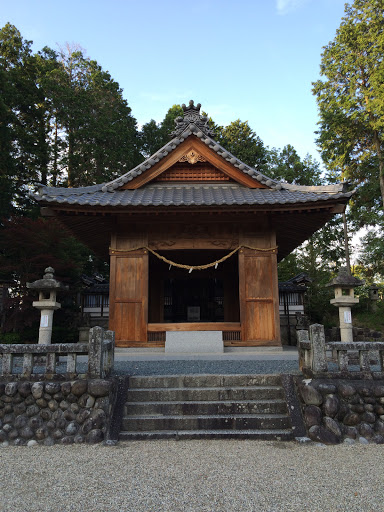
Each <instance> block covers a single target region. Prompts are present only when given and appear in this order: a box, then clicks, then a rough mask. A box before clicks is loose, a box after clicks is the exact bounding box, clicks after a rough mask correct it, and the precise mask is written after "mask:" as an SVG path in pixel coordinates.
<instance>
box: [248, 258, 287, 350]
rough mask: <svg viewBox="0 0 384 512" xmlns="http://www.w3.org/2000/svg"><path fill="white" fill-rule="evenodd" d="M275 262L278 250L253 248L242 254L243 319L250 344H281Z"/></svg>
mask: <svg viewBox="0 0 384 512" xmlns="http://www.w3.org/2000/svg"><path fill="white" fill-rule="evenodd" d="M274 264H276V256H275V255H274V254H270V253H261V252H259V253H258V252H257V251H254V250H250V249H242V250H241V252H240V254H239V289H240V321H241V329H242V340H243V342H245V343H246V344H247V345H275V344H279V340H278V335H279V334H278V326H277V325H276V323H277V322H276V300H277V298H276V293H275V288H276V286H275V283H274V276H275V269H274Z"/></svg>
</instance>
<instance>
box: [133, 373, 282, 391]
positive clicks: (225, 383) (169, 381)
mask: <svg viewBox="0 0 384 512" xmlns="http://www.w3.org/2000/svg"><path fill="white" fill-rule="evenodd" d="M280 385H281V377H280V375H163V376H161V375H160V376H159V375H149V376H134V377H130V378H129V388H131V389H132V388H200V387H201V388H203V387H206V388H214V387H246V386H252V387H255V386H280Z"/></svg>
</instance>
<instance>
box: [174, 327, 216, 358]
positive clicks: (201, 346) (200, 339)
mask: <svg viewBox="0 0 384 512" xmlns="http://www.w3.org/2000/svg"><path fill="white" fill-rule="evenodd" d="M165 353H166V354H175V353H179V354H180V353H181V354H196V353H198V354H207V353H208V354H223V353H224V342H223V335H222V332H221V331H168V332H167V333H166V338H165Z"/></svg>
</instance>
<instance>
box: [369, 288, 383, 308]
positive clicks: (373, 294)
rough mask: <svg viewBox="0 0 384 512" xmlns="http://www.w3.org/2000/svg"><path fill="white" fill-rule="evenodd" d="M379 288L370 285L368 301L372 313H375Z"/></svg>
mask: <svg viewBox="0 0 384 512" xmlns="http://www.w3.org/2000/svg"><path fill="white" fill-rule="evenodd" d="M379 298H380V297H379V287H378V286H377V284H376V283H372V284H371V286H370V287H369V299H370V301H371V307H372V311H374V312H375V311H377V301H378V300H379Z"/></svg>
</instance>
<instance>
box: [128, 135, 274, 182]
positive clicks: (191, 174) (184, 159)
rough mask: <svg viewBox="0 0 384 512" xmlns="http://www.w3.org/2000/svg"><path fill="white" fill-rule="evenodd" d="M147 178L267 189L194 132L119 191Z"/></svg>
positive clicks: (146, 180)
mask: <svg viewBox="0 0 384 512" xmlns="http://www.w3.org/2000/svg"><path fill="white" fill-rule="evenodd" d="M151 181H179V182H183V181H187V182H190V181H199V182H204V181H207V182H212V181H225V182H228V181H234V182H237V183H240V184H241V185H244V186H246V187H248V188H268V187H267V186H265V185H263V184H261V183H260V182H259V181H257V180H255V179H253V178H252V177H251V176H250V175H248V174H246V173H244V172H243V171H241V170H240V169H238V168H237V167H235V166H234V165H233V164H232V163H231V162H228V161H227V160H225V159H224V158H222V157H221V156H220V155H218V154H217V152H216V151H214V150H213V149H211V148H210V147H208V146H207V144H205V143H204V142H202V141H201V139H200V138H199V137H197V136H196V135H194V134H191V135H189V137H188V138H187V139H185V140H184V141H183V142H181V143H180V144H179V145H178V146H177V147H176V148H174V149H173V150H172V151H171V152H170V153H169V154H168V155H166V156H165V157H164V158H163V159H162V160H160V161H159V162H154V165H153V166H152V167H151V168H150V169H147V170H146V171H145V172H143V173H141V174H139V175H138V176H137V175H136V176H135V177H134V178H133V179H132V180H131V181H129V182H128V183H127V184H125V185H123V186H122V187H120V190H124V189H128V190H134V189H138V188H140V187H142V186H143V185H145V184H147V183H149V182H151Z"/></svg>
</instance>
